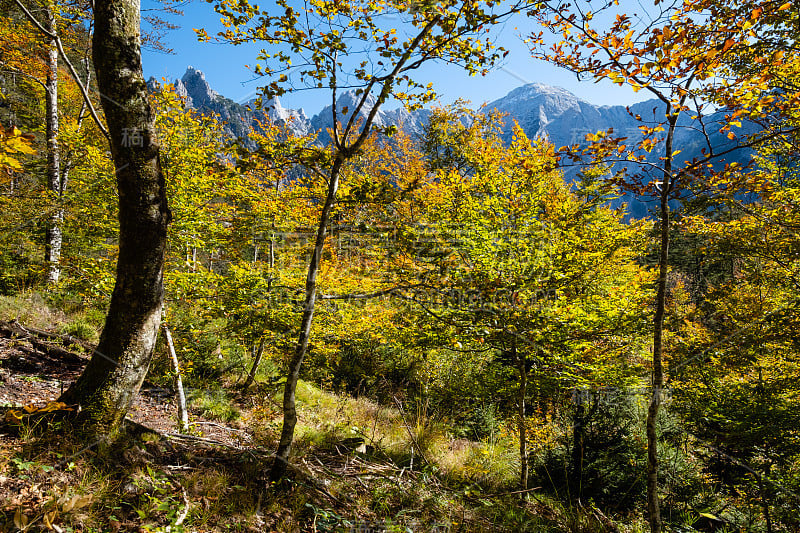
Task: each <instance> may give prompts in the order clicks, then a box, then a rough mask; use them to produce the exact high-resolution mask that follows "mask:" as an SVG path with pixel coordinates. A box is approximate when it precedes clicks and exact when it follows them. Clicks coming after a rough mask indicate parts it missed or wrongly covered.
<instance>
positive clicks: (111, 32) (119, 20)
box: [62, 0, 170, 436]
mask: <svg viewBox="0 0 800 533" xmlns="http://www.w3.org/2000/svg"><path fill="white" fill-rule="evenodd" d="M94 20H95V31H94V36H93V55H94V65H95V69H96V73H97V85H98V88H99V90H100V93H101V94H102V95H103V96H104V97H103V98H102V103H103V109H104V111H105V115H106V121H107V123H108V130H109V133H110V138H111V155H112V158H113V160H114V167H115V169H116V176H117V189H118V192H119V258H118V260H117V277H116V283H115V286H114V292H113V293H112V295H111V302H110V304H109V309H108V314H107V316H106V322H105V327H104V328H103V333H102V335H101V336H100V342H99V343H98V345H97V350H96V351H95V352H94V354H92V359H91V360H90V361H89V364H88V365H87V366H86V369H85V370H84V372H83V374H81V376H80V377H79V378H78V380H77V381H76V382H75V383H73V384H72V386H71V387H70V388H69V389H68V390H67V391H66V393H64V395H63V396H62V401H65V402H67V403H77V404H80V407H81V412H80V415H79V421H80V422H81V425H82V429H83V430H84V432H85V433H86V434H87V435H91V434H94V435H97V436H111V435H113V434H114V433H116V431H117V429H118V428H119V425H120V424H121V422H122V420H123V418H124V417H125V414H126V413H127V411H128V409H129V407H130V404H131V402H132V401H133V399H134V397H135V396H136V394H137V393H138V391H139V388H140V387H141V384H142V381H144V378H145V375H146V374H147V371H148V369H149V367H150V360H151V359H152V355H153V348H154V347H155V342H156V337H157V336H158V328H159V325H160V321H161V309H162V305H163V265H164V251H165V248H166V237H167V224H168V222H169V218H170V215H169V209H168V208H167V197H166V189H165V184H164V176H163V174H162V172H161V164H160V161H159V148H158V141H157V137H156V132H155V128H154V120H153V115H152V111H151V109H150V103H149V100H148V91H147V85H146V83H145V80H144V76H143V75H142V63H141V53H140V43H141V38H140V33H139V24H140V13H139V1H138V0H97V1H96V2H95V6H94Z"/></svg>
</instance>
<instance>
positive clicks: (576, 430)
mask: <svg viewBox="0 0 800 533" xmlns="http://www.w3.org/2000/svg"><path fill="white" fill-rule="evenodd" d="M585 423H586V407H585V406H584V398H583V395H581V394H578V395H577V401H576V403H575V414H574V415H573V419H572V485H573V486H574V487H575V490H576V495H575V496H576V498H577V502H578V505H580V504H581V496H583V494H582V493H583V437H584V433H585V432H584V424H585Z"/></svg>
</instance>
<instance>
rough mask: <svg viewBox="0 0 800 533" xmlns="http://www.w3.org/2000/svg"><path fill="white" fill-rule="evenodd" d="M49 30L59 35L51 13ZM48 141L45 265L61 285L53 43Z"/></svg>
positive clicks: (49, 68) (51, 50)
mask: <svg viewBox="0 0 800 533" xmlns="http://www.w3.org/2000/svg"><path fill="white" fill-rule="evenodd" d="M46 28H47V30H48V31H50V32H51V33H52V34H55V32H56V23H55V14H54V13H53V10H52V9H51V8H48V9H47V21H46ZM45 108H46V109H45V116H46V126H45V137H46V142H47V185H48V188H49V189H50V191H51V192H52V193H53V198H54V201H55V208H54V210H53V212H52V213H51V215H50V219H49V220H48V225H47V229H46V230H45V245H44V248H45V263H46V264H47V282H48V283H50V284H56V283H58V280H59V278H60V276H61V266H60V261H61V243H62V240H63V238H62V234H61V226H62V223H63V221H64V210H63V209H62V207H61V200H62V197H63V194H64V188H63V187H62V185H61V152H60V148H59V146H58V45H57V44H56V40H55V39H51V40H50V43H49V44H48V51H47V80H46V81H45Z"/></svg>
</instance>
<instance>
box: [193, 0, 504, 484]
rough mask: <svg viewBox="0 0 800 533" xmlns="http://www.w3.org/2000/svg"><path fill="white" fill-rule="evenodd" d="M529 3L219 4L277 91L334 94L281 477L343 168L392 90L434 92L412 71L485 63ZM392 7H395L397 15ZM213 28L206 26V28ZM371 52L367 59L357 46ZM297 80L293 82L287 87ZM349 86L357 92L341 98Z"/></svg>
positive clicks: (408, 95)
mask: <svg viewBox="0 0 800 533" xmlns="http://www.w3.org/2000/svg"><path fill="white" fill-rule="evenodd" d="M518 7H519V6H517V5H514V4H511V5H509V6H507V7H502V6H501V4H499V3H497V2H488V3H486V4H485V5H484V4H482V3H473V2H449V3H443V4H437V5H431V6H428V5H425V6H420V5H416V4H414V3H406V2H395V1H391V0H389V1H383V0H382V1H379V2H366V1H363V2H362V1H353V2H339V3H330V2H311V3H308V4H304V5H303V6H302V7H299V8H296V7H294V6H292V5H290V4H289V3H288V2H286V1H285V0H281V1H279V2H278V4H277V6H276V7H275V8H272V9H269V8H267V9H261V8H259V7H257V6H254V5H251V4H249V3H247V2H228V1H223V2H219V3H217V5H216V9H217V11H218V12H219V13H220V14H221V15H222V16H223V22H224V23H225V25H226V26H228V27H229V29H228V30H227V31H224V32H221V33H220V34H219V36H218V37H219V38H220V39H222V40H226V41H229V42H233V43H244V42H263V43H266V44H267V45H269V46H270V48H269V49H265V50H262V52H261V54H260V55H259V57H258V59H259V60H260V61H261V63H259V65H258V66H257V67H256V69H255V72H256V74H261V75H264V76H270V77H271V78H272V80H271V81H270V83H269V84H268V85H267V87H265V90H264V94H265V96H267V97H272V96H273V95H280V94H283V93H284V92H285V91H286V90H287V88H288V89H291V88H292V85H291V84H292V83H294V84H297V85H295V86H296V87H302V86H305V87H306V88H323V87H326V88H328V89H329V90H330V95H331V124H332V130H331V137H332V143H331V145H330V146H329V147H327V148H325V149H323V150H320V151H318V152H317V153H316V154H310V156H309V157H307V158H306V161H307V162H309V163H312V162H313V164H310V165H308V168H309V171H311V172H315V173H318V174H319V176H320V178H321V179H324V180H325V181H326V182H327V191H326V195H325V199H324V201H322V202H321V204H320V205H321V206H320V212H319V219H318V223H317V230H316V236H315V239H314V246H313V250H312V254H311V259H310V262H309V267H308V276H307V278H306V284H305V298H304V304H303V316H302V319H301V325H300V332H299V336H298V341H297V346H296V349H295V353H294V356H293V358H292V361H291V362H290V365H289V377H288V379H287V381H286V388H285V393H284V402H283V411H284V423H283V430H282V433H281V439H280V443H279V445H278V450H277V453H276V459H275V463H274V467H273V469H272V474H271V477H272V478H273V479H278V478H281V477H282V476H283V474H284V472H285V471H286V467H287V465H288V462H287V460H288V456H289V451H290V448H291V444H292V440H293V436H294V428H295V425H296V423H297V413H296V410H295V388H296V385H297V380H298V379H299V375H300V369H301V365H302V362H303V358H304V357H305V354H306V350H307V347H308V342H309V337H310V334H311V323H312V319H313V316H314V309H315V302H316V286H317V275H318V272H319V266H320V261H321V259H322V252H323V248H324V246H325V238H326V235H327V232H328V224H329V222H330V216H331V211H332V209H333V207H334V205H335V203H336V197H337V192H338V189H339V185H340V178H341V175H342V171H343V169H344V168H345V167H346V166H347V164H348V162H349V161H350V160H351V159H352V158H353V157H354V156H355V155H356V154H357V153H358V151H359V150H360V149H361V147H362V146H363V144H364V142H365V141H366V139H367V138H368V136H369V135H370V132H371V131H372V128H373V124H374V121H375V118H376V116H377V113H378V111H379V109H380V108H381V106H382V105H384V104H385V103H386V102H387V101H388V100H389V99H390V98H396V99H398V100H400V101H401V102H403V103H404V104H406V105H409V106H411V107H417V106H419V105H420V104H422V103H425V102H429V101H430V100H431V99H433V97H434V92H433V90H432V86H431V85H430V84H429V85H422V84H421V83H419V82H417V81H415V80H414V79H413V78H412V77H411V74H412V73H413V72H414V71H415V70H417V69H419V67H421V66H422V65H423V64H425V63H429V62H432V61H442V62H448V63H454V64H458V65H462V66H463V67H464V68H466V69H467V70H468V71H469V72H471V73H473V74H474V73H480V72H485V71H486V69H487V68H488V67H489V66H491V64H492V63H493V62H494V61H495V60H496V59H497V58H498V57H499V56H500V53H501V52H499V51H498V50H497V49H495V48H494V46H493V45H492V43H491V40H490V39H489V38H488V37H483V35H485V34H486V31H487V29H489V28H490V27H491V26H492V25H493V24H495V23H497V22H499V21H501V20H503V19H504V18H505V17H506V16H507V15H508V14H509V13H511V12H513V11H514V10H516V9H518ZM387 15H394V16H395V17H400V18H399V22H398V19H397V18H395V17H393V18H392V20H389V19H388V18H387ZM201 36H203V37H205V33H204V32H201ZM357 53H358V54H366V56H367V59H364V60H363V61H358V60H357V59H355V57H356V54H357ZM287 82H288V87H287ZM343 88H353V89H355V93H354V94H353V97H352V98H351V99H350V101H349V103H347V104H344V105H343V104H341V103H340V100H339V99H340V97H341V96H342V90H343Z"/></svg>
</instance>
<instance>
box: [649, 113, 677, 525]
mask: <svg viewBox="0 0 800 533" xmlns="http://www.w3.org/2000/svg"><path fill="white" fill-rule="evenodd" d="M667 120H668V124H669V126H668V130H667V140H666V144H665V150H666V157H665V160H664V177H663V180H662V182H661V194H660V204H659V207H660V210H659V224H660V229H661V231H660V237H661V238H660V242H661V249H660V252H659V256H658V280H657V281H656V287H657V288H656V310H655V315H654V317H653V378H652V389H651V395H650V405H649V406H648V408H647V429H646V432H647V512H648V521H649V523H650V531H651V533H660V531H661V508H660V504H659V500H658V435H657V434H656V422H657V421H658V410H659V407H660V405H661V393H662V389H663V387H664V369H663V366H662V356H663V351H664V313H665V309H666V301H667V274H668V273H669V229H670V227H669V226H670V213H669V198H670V189H671V188H672V152H673V149H672V144H673V138H674V135H675V126H676V124H677V122H678V114H677V112H676V111H674V110H673V108H672V106H671V105H669V106H667Z"/></svg>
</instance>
